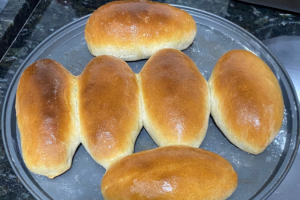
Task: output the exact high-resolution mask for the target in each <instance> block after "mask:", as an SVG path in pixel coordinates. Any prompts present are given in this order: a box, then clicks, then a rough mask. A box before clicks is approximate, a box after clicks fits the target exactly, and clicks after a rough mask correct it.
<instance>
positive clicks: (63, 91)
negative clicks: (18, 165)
mask: <svg viewBox="0 0 300 200" xmlns="http://www.w3.org/2000/svg"><path fill="white" fill-rule="evenodd" d="M74 84H76V83H75V80H74V77H73V76H72V75H71V74H70V73H69V72H68V71H67V70H66V69H65V68H64V67H63V66H62V65H61V64H59V63H57V62H56V61H54V60H51V59H42V60H39V61H37V62H35V63H33V64H32V65H30V66H29V67H28V68H27V69H26V70H25V71H24V72H23V74H22V76H21V78H20V81H19V85H18V89H17V95H16V115H17V119H18V126H19V130H20V133H21V142H22V153H23V158H24V161H25V163H26V165H27V167H28V168H29V169H30V170H32V171H33V172H35V173H39V172H41V173H45V174H43V175H46V176H49V177H51V178H52V177H53V176H55V175H54V173H52V172H51V170H54V171H55V170H56V169H60V168H63V167H62V165H66V163H67V160H68V159H70V158H69V157H70V155H69V152H68V151H69V150H68V149H69V145H70V143H72V140H73V139H74V135H75V140H76V138H77V135H76V134H77V130H76V128H77V127H76V124H72V122H74V120H73V119H71V118H72V116H74V115H75V113H74V112H73V109H72V105H71V103H72V101H70V99H71V94H72V90H73V87H74ZM78 143H79V142H78V141H77V145H78ZM69 164H70V163H69ZM60 173H62V172H60ZM56 175H57V174H56Z"/></svg>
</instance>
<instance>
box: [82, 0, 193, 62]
mask: <svg viewBox="0 0 300 200" xmlns="http://www.w3.org/2000/svg"><path fill="white" fill-rule="evenodd" d="M196 31H197V27H196V23H195V21H194V19H193V18H192V17H191V15H189V14H188V13H187V12H185V11H183V10H181V9H178V8H175V7H173V6H170V5H168V4H163V3H157V2H151V1H145V0H129V1H114V2H111V3H108V4H106V5H103V6H101V7H100V8H98V9H97V10H96V11H95V12H94V13H93V14H92V15H91V17H90V18H89V19H88V22H87V24H86V27H85V39H86V42H87V45H88V48H89V50H90V52H91V54H93V55H94V56H99V55H113V56H116V57H118V58H121V59H123V60H126V61H133V60H139V59H145V58H149V57H150V56H151V55H152V54H154V53H155V52H157V51H158V50H160V49H163V48H176V49H179V50H182V49H185V48H187V47H188V46H190V44H191V43H192V42H193V40H194V38H195V36H196Z"/></svg>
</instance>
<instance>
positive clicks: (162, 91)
mask: <svg viewBox="0 0 300 200" xmlns="http://www.w3.org/2000/svg"><path fill="white" fill-rule="evenodd" d="M139 79H140V86H141V93H142V101H143V104H142V105H143V106H142V107H143V122H144V127H145V128H146V129H147V131H148V133H149V134H150V135H151V137H152V138H153V140H154V141H155V142H156V144H157V145H158V146H168V145H177V144H183V145H189V146H193V147H199V145H200V144H201V142H202V141H203V139H204V137H205V134H206V131H207V127H208V118H209V113H210V105H209V87H208V83H207V81H206V80H205V78H204V77H203V76H202V74H201V73H200V71H199V70H198V68H197V66H196V65H195V63H194V62H193V61H192V60H191V59H190V58H189V57H188V56H187V55H185V54H184V53H182V52H180V51H178V50H176V49H163V50H160V51H158V52H157V53H156V54H154V55H153V56H152V57H151V58H150V59H149V60H148V61H147V63H146V64H145V66H144V67H143V69H142V70H141V72H140V74H139Z"/></svg>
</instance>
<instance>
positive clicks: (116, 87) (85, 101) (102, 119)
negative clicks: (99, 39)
mask: <svg viewBox="0 0 300 200" xmlns="http://www.w3.org/2000/svg"><path fill="white" fill-rule="evenodd" d="M78 113H79V122H80V123H79V124H80V138H81V142H82V144H83V145H84V146H85V148H86V150H87V151H88V152H89V153H90V155H91V156H92V157H93V158H94V160H95V161H96V162H98V163H99V164H100V165H102V166H103V167H105V168H107V167H108V166H109V165H110V164H111V163H112V162H114V161H115V160H117V159H119V158H120V157H123V156H126V155H128V154H131V153H132V152H133V148H134V143H135V140H136V137H137V135H138V134H139V132H140V130H141V127H142V118H141V109H140V98H139V88H138V81H137V77H136V74H135V73H134V72H133V71H132V70H131V68H130V67H129V66H128V65H127V63H126V62H124V61H122V60H121V59H119V58H115V57H113V56H98V57H96V58H94V59H93V60H91V61H90V62H89V63H88V65H87V66H86V67H85V69H84V70H83V72H82V74H81V75H80V76H79V77H78Z"/></svg>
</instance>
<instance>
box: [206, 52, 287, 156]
mask: <svg viewBox="0 0 300 200" xmlns="http://www.w3.org/2000/svg"><path fill="white" fill-rule="evenodd" d="M209 85H210V91H211V114H212V116H213V118H214V120H215V122H216V124H217V125H218V127H219V128H220V129H221V130H222V132H223V133H224V134H225V136H226V137H227V138H228V139H229V140H230V141H231V142H232V143H233V144H235V145H236V146H238V147H239V148H240V149H242V150H244V151H246V152H249V153H252V154H259V153H261V152H262V151H264V149H265V148H266V147H267V146H268V145H269V144H270V143H271V142H272V141H273V139H274V138H275V137H276V135H277V134H278V132H279V130H280V128H281V125H282V120H283V112H284V103H283V98H282V93H281V89H280V86H279V83H278V81H277V79H276V77H275V75H274V74H273V72H272V71H271V69H270V68H269V67H268V66H267V64H266V63H264V62H263V61H262V60H261V59H260V58H259V57H257V56H256V55H254V54H253V53H251V52H249V51H246V50H232V51H229V52H227V53H225V54H224V55H223V56H222V57H221V58H220V59H219V60H218V62H217V64H216V65H215V68H214V69H213V72H212V75H211V77H210V79H209Z"/></svg>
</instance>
